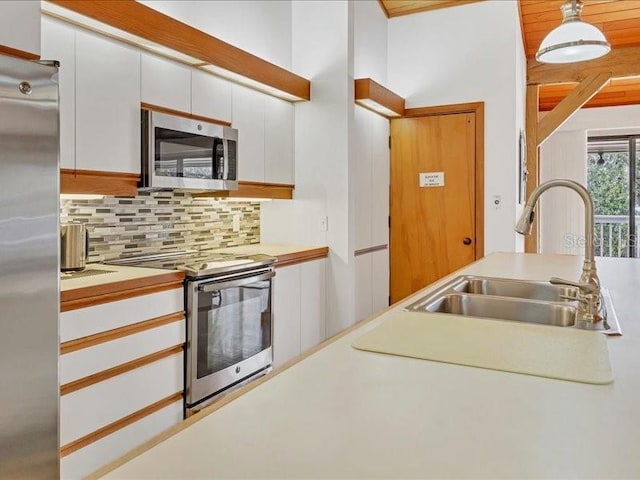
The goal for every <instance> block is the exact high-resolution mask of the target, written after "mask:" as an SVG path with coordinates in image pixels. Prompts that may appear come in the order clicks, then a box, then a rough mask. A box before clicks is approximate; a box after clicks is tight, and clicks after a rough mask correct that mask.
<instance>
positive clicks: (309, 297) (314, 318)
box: [300, 260, 326, 352]
mask: <svg viewBox="0 0 640 480" xmlns="http://www.w3.org/2000/svg"><path fill="white" fill-rule="evenodd" d="M325 269H326V261H325V260H314V261H312V262H304V263H301V264H300V351H301V352H304V351H305V350H308V349H309V348H311V347H314V346H316V345H317V344H319V343H320V342H322V341H323V340H324V339H325V338H326V332H325V291H326V290H325V289H326V287H325V276H326V273H325Z"/></svg>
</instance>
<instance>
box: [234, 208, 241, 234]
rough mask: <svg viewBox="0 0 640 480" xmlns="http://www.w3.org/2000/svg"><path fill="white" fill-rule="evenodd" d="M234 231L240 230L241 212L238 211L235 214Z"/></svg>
mask: <svg viewBox="0 0 640 480" xmlns="http://www.w3.org/2000/svg"><path fill="white" fill-rule="evenodd" d="M233 231H234V232H239V231H240V214H239V213H236V214H235V215H234V216H233Z"/></svg>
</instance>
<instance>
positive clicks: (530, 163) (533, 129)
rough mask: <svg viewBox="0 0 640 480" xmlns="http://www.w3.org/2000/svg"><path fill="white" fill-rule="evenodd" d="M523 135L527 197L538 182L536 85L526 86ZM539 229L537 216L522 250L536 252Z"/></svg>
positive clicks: (525, 238)
mask: <svg viewBox="0 0 640 480" xmlns="http://www.w3.org/2000/svg"><path fill="white" fill-rule="evenodd" d="M525 123H526V127H525V137H526V140H527V172H528V174H527V191H526V194H525V197H526V198H527V199H528V198H529V195H531V192H533V190H534V189H535V188H536V187H537V186H538V184H539V183H540V168H539V167H540V165H539V157H538V85H528V86H527V106H526V117H525ZM538 240H539V229H538V218H537V217H536V218H535V220H534V222H533V225H532V228H531V235H527V236H525V237H524V251H525V252H527V253H538V244H539V242H538Z"/></svg>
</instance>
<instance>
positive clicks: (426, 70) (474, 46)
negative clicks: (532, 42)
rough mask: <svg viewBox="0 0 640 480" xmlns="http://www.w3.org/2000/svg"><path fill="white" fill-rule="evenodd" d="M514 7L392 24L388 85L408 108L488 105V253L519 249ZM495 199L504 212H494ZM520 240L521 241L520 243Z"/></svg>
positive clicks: (518, 55)
mask: <svg viewBox="0 0 640 480" xmlns="http://www.w3.org/2000/svg"><path fill="white" fill-rule="evenodd" d="M519 25H520V22H519V17H518V7H517V2H510V1H485V2H478V3H472V4H468V5H463V6H458V7H452V8H445V9H441V10H435V11H430V12H424V13H419V14H415V15H407V16H403V17H397V18H393V19H391V20H390V21H389V40H388V58H389V68H388V81H389V82H388V83H389V87H390V88H391V90H393V91H394V92H396V93H398V94H399V95H401V96H403V97H405V98H406V100H407V102H406V103H407V107H422V106H431V105H446V104H455V103H466V102H478V101H483V102H485V152H484V154H485V155H484V158H485V253H490V252H493V251H514V250H515V249H516V246H517V241H516V234H515V232H514V222H515V218H516V213H517V212H516V202H517V199H516V182H515V179H516V175H517V173H516V170H517V164H516V162H517V152H518V135H519V128H520V126H521V125H523V123H524V122H523V119H522V117H523V110H524V109H523V108H519V107H517V106H516V105H517V104H518V103H520V102H521V101H522V100H521V97H522V91H520V92H517V90H516V85H517V84H520V85H521V86H522V83H523V82H522V78H519V77H521V76H522V73H521V72H520V73H518V71H519V69H520V70H521V69H522V65H521V63H522V62H523V57H524V55H523V54H522V52H521V50H520V49H521V48H522V46H521V43H522V39H521V36H520V33H519V28H520V27H519ZM493 195H501V196H502V208H501V209H499V210H496V209H494V208H493V207H492V205H491V201H490V200H492V197H493ZM520 242H521V241H520V240H518V243H520Z"/></svg>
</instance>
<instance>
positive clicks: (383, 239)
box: [370, 114, 389, 246]
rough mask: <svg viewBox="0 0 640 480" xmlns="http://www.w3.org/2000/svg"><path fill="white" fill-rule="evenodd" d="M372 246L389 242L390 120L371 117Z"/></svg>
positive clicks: (377, 116)
mask: <svg viewBox="0 0 640 480" xmlns="http://www.w3.org/2000/svg"><path fill="white" fill-rule="evenodd" d="M370 205H371V216H370V218H371V246H377V245H384V244H388V243H389V120H387V119H386V118H384V117H381V116H380V115H375V114H374V115H373V117H372V118H371V203H370Z"/></svg>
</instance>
